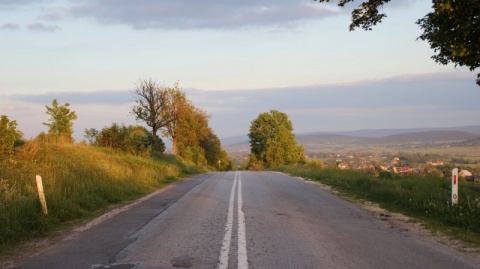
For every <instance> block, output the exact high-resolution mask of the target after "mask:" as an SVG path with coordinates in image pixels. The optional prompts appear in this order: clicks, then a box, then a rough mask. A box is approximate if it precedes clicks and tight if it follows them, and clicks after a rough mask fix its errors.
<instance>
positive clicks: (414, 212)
mask: <svg viewBox="0 0 480 269" xmlns="http://www.w3.org/2000/svg"><path fill="white" fill-rule="evenodd" d="M278 170H279V171H282V172H285V173H289V174H292V175H295V176H300V177H303V178H308V179H312V180H315V181H319V182H321V183H324V184H326V185H329V186H332V187H333V188H335V189H337V190H339V191H340V192H341V193H342V194H343V195H347V196H349V197H353V198H356V199H363V200H368V201H372V202H375V203H378V204H379V205H380V206H382V207H383V208H386V209H388V210H391V211H395V212H400V213H403V214H406V215H408V216H411V217H414V218H416V219H419V220H422V221H423V222H425V223H426V225H427V226H428V227H429V228H430V229H432V230H440V231H442V232H444V233H446V234H448V235H451V236H453V237H455V238H457V239H460V240H462V241H464V242H468V243H473V244H474V245H476V246H477V247H478V246H480V185H478V184H471V183H467V182H461V183H460V185H459V195H460V197H459V204H458V205H457V206H452V205H451V203H450V199H451V198H450V197H451V183H450V180H449V179H445V178H439V177H432V176H419V175H408V176H404V177H391V176H390V177H389V176H387V175H384V176H383V177H382V176H380V177H376V176H374V175H373V174H372V173H368V172H365V171H354V170H339V169H331V168H329V169H322V168H318V167H314V166H308V165H304V166H285V167H281V168H279V169H278Z"/></svg>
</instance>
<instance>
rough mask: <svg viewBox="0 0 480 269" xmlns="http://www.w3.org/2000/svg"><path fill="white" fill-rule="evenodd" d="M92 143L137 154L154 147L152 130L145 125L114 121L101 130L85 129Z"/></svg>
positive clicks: (144, 152)
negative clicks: (124, 123) (127, 124)
mask: <svg viewBox="0 0 480 269" xmlns="http://www.w3.org/2000/svg"><path fill="white" fill-rule="evenodd" d="M85 133H86V136H88V137H89V140H90V141H91V143H92V144H93V145H95V146H99V147H107V148H112V149H117V150H121V151H123V152H125V153H130V154H135V155H146V154H148V153H149V152H150V150H151V149H152V142H153V140H152V138H151V134H150V132H149V131H148V130H147V129H146V128H145V127H143V126H138V125H136V126H132V125H130V126H125V125H123V124H122V125H120V124H117V123H112V125H111V126H110V127H105V128H103V129H102V130H101V131H97V130H95V129H93V128H92V129H87V130H85Z"/></svg>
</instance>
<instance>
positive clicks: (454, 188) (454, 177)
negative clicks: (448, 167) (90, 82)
mask: <svg viewBox="0 0 480 269" xmlns="http://www.w3.org/2000/svg"><path fill="white" fill-rule="evenodd" d="M452 204H454V205H456V204H458V168H454V169H453V170H452Z"/></svg>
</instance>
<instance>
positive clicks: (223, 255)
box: [218, 171, 238, 269]
mask: <svg viewBox="0 0 480 269" xmlns="http://www.w3.org/2000/svg"><path fill="white" fill-rule="evenodd" d="M237 175H238V171H237V172H236V173H235V179H234V181H233V185H232V191H231V192H230V202H229V204H228V213H227V223H226V224H225V236H224V237H223V242H222V248H221V250H220V258H219V261H218V268H219V269H227V268H228V254H229V253H230V241H231V239H232V228H233V203H234V197H235V186H236V185H237Z"/></svg>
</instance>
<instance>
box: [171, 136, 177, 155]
mask: <svg viewBox="0 0 480 269" xmlns="http://www.w3.org/2000/svg"><path fill="white" fill-rule="evenodd" d="M177 140H178V138H177V137H176V136H174V137H172V154H173V155H177Z"/></svg>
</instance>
